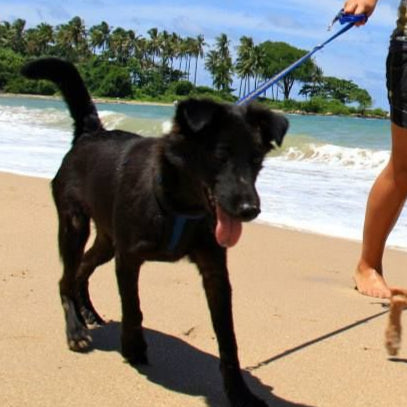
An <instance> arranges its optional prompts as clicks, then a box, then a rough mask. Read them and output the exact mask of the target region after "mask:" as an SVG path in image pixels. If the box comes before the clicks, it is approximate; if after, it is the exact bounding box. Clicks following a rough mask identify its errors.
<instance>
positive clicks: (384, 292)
mask: <svg viewBox="0 0 407 407" xmlns="http://www.w3.org/2000/svg"><path fill="white" fill-rule="evenodd" d="M353 279H354V281H355V284H356V287H355V288H356V289H357V290H358V291H359V293H360V294H363V295H367V296H369V297H375V298H390V297H391V292H390V288H389V287H388V286H387V284H386V282H385V281H384V278H383V276H382V275H381V274H379V273H378V272H377V271H376V270H375V269H372V268H368V269H365V270H360V269H357V270H356V271H355V274H354V276H353Z"/></svg>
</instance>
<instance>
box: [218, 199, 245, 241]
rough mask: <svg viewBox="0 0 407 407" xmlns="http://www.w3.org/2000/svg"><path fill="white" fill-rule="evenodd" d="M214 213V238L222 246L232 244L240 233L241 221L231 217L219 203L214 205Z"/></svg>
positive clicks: (237, 239)
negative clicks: (215, 221) (215, 222)
mask: <svg viewBox="0 0 407 407" xmlns="http://www.w3.org/2000/svg"><path fill="white" fill-rule="evenodd" d="M216 215H217V218H218V219H217V224H216V230H215V236H216V240H217V241H218V243H219V244H220V245H221V246H223V247H232V246H234V245H235V244H236V243H237V242H238V241H239V238H240V235H241V234H242V223H241V222H239V221H238V220H236V219H233V218H231V217H230V216H229V215H228V214H227V213H225V212H224V211H223V210H222V208H221V207H220V206H219V205H216Z"/></svg>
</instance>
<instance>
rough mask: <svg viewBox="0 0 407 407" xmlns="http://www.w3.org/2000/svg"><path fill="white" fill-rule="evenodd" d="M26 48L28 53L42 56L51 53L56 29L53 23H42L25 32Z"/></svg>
mask: <svg viewBox="0 0 407 407" xmlns="http://www.w3.org/2000/svg"><path fill="white" fill-rule="evenodd" d="M24 37H25V49H26V52H27V54H29V55H35V56H41V55H46V54H49V51H50V49H51V45H52V44H53V42H54V29H53V27H52V26H51V25H49V24H46V23H41V24H39V25H37V26H36V27H35V28H30V29H28V30H26V32H25V35H24Z"/></svg>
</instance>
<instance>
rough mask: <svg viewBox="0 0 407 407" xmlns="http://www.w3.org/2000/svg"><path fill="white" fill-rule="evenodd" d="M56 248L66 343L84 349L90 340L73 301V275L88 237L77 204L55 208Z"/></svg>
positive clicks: (86, 219)
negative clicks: (58, 260)
mask: <svg viewBox="0 0 407 407" xmlns="http://www.w3.org/2000/svg"><path fill="white" fill-rule="evenodd" d="M58 215H59V233H58V240H59V251H60V254H61V258H62V262H63V266H64V270H63V275H62V278H61V280H60V282H59V291H60V295H61V301H62V307H63V309H64V313H65V322H66V336H67V341H68V346H69V348H70V349H71V350H73V351H84V350H86V349H87V348H88V347H89V344H90V342H91V339H90V336H89V333H88V330H87V328H86V325H85V322H84V320H83V318H82V315H81V314H80V312H79V304H78V302H77V294H78V293H77V284H76V275H77V272H78V268H79V265H80V262H81V260H82V256H83V251H84V247H85V244H86V241H87V240H88V237H89V229H90V228H89V217H88V216H86V215H85V214H84V213H83V211H81V208H80V207H69V208H68V209H61V208H58Z"/></svg>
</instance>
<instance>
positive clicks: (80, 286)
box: [75, 232, 114, 326]
mask: <svg viewBox="0 0 407 407" xmlns="http://www.w3.org/2000/svg"><path fill="white" fill-rule="evenodd" d="M113 256H114V247H113V244H112V240H111V239H110V238H109V237H108V236H106V235H104V234H102V233H99V232H98V233H97V235H96V238H95V241H94V243H93V246H92V247H91V248H90V249H89V250H88V251H87V252H86V253H85V254H84V255H83V257H82V261H81V263H80V266H79V269H78V272H77V275H76V277H75V278H76V283H77V291H76V293H77V297H76V299H77V302H78V306H79V312H80V313H81V315H82V317H83V319H84V320H85V322H86V324H87V325H88V326H98V325H103V324H104V321H103V319H102V318H101V317H100V316H99V314H98V313H97V311H96V310H95V308H94V307H93V304H92V301H91V299H90V296H89V277H90V276H91V275H92V273H93V272H94V271H95V269H96V267H98V266H100V265H102V264H104V263H107V262H108V261H109V260H111V259H112V258H113Z"/></svg>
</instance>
